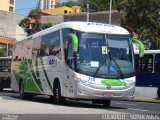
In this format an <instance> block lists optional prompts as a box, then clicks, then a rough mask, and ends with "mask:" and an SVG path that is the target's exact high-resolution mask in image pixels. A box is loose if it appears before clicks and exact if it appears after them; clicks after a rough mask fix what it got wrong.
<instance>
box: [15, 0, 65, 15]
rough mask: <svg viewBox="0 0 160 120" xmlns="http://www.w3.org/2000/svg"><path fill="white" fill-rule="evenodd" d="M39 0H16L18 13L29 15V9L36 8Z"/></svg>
mask: <svg viewBox="0 0 160 120" xmlns="http://www.w3.org/2000/svg"><path fill="white" fill-rule="evenodd" d="M66 1H68V0H59V2H66ZM37 3H38V0H16V10H15V12H16V14H18V15H23V16H27V15H28V13H29V11H30V10H32V9H35V8H36V6H37Z"/></svg>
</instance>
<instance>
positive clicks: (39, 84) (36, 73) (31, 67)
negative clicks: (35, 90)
mask: <svg viewBox="0 0 160 120" xmlns="http://www.w3.org/2000/svg"><path fill="white" fill-rule="evenodd" d="M30 69H31V73H32V76H33V78H34V80H35V82H36V84H37V86H38V87H39V89H40V90H41V91H42V92H44V91H43V88H42V85H41V81H40V77H39V73H38V63H37V59H36V72H34V70H33V64H32V61H31V60H30ZM36 75H37V77H38V79H37V78H36Z"/></svg>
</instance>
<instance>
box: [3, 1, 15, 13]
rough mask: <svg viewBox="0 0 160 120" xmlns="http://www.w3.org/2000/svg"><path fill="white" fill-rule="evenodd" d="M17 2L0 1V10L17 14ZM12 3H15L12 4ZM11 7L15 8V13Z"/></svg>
mask: <svg viewBox="0 0 160 120" xmlns="http://www.w3.org/2000/svg"><path fill="white" fill-rule="evenodd" d="M15 1H16V0H0V10H4V11H7V12H13V13H15V4H16V2H15ZM10 2H13V3H12V4H11V3H10ZM10 7H12V8H13V11H11V9H10Z"/></svg>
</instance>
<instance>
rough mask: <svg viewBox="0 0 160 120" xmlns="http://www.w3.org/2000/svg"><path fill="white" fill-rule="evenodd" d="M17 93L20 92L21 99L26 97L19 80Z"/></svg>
mask: <svg viewBox="0 0 160 120" xmlns="http://www.w3.org/2000/svg"><path fill="white" fill-rule="evenodd" d="M19 94H20V97H21V99H26V98H27V94H26V93H25V92H24V85H23V81H21V82H20V84H19Z"/></svg>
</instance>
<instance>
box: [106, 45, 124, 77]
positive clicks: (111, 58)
mask: <svg viewBox="0 0 160 120" xmlns="http://www.w3.org/2000/svg"><path fill="white" fill-rule="evenodd" d="M108 49H109V46H108ZM108 54H109V58H110V60H112V61H113V62H114V64H115V65H116V67H117V68H118V69H117V70H118V72H119V74H120V76H121V77H122V79H124V78H125V75H124V74H123V72H122V70H121V68H120V67H119V65H118V63H117V62H116V60H115V59H114V58H113V57H112V55H111V53H110V51H108ZM110 64H112V63H111V62H110Z"/></svg>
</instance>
